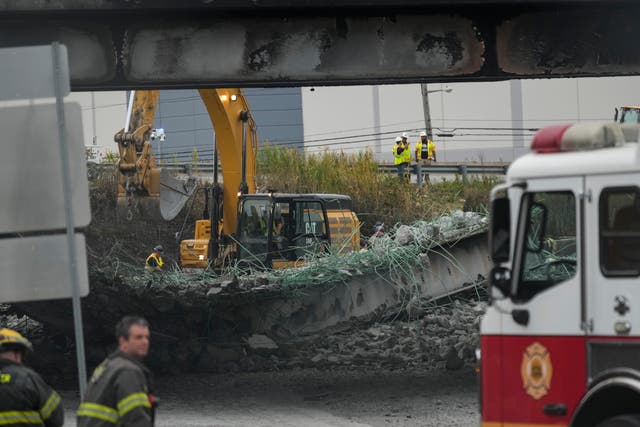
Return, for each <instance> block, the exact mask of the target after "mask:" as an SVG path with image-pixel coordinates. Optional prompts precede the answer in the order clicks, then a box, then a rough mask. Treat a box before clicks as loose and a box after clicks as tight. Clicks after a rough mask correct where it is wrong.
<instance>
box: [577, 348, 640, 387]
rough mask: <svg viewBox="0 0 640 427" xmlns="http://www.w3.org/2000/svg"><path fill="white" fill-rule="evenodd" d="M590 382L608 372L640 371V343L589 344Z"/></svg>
mask: <svg viewBox="0 0 640 427" xmlns="http://www.w3.org/2000/svg"><path fill="white" fill-rule="evenodd" d="M587 351H588V358H589V359H588V361H589V368H588V372H589V382H591V381H593V379H594V378H596V377H598V376H599V375H602V374H603V373H605V372H606V371H611V370H613V369H620V368H630V369H635V370H637V371H640V357H638V355H640V342H639V343H630V342H610V341H609V342H589V343H588V344H587Z"/></svg>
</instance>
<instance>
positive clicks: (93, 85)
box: [0, 0, 640, 90]
mask: <svg viewBox="0 0 640 427" xmlns="http://www.w3.org/2000/svg"><path fill="white" fill-rule="evenodd" d="M637 16H640V5H638V4H637V2H634V1H630V0H628V1H623V0H620V1H602V0H601V1H597V0H573V1H564V0H557V1H532V0H531V1H527V0H521V1H517V2H516V1H506V0H504V1H500V0H466V1H465V0H449V1H444V0H399V1H396V0H366V1H365V0H344V1H340V2H335V1H330V0H306V1H305V2H300V1H295V0H268V1H254V0H223V1H215V2H213V1H207V0H203V1H190V2H183V1H178V0H137V1H125V0H122V1H106V0H94V1H80V0H51V1H47V2H42V1H40V0H20V1H17V0H0V47H9V46H21V45H37V44H48V43H51V42H53V41H59V42H61V43H64V44H65V45H66V46H67V48H68V51H69V61H70V73H71V83H72V88H73V89H74V90H109V89H126V88H178V87H224V86H230V85H231V86H244V87H247V86H293V85H296V86H297V85H343V84H365V83H410V82H421V83H425V82H426V83H429V82H452V81H471V80H501V79H513V78H539V77H577V76H604V75H636V74H638V73H639V71H640V50H638V49H637V48H636V46H635V44H636V43H635V40H636V36H637V31H636V21H637V19H636V17H637ZM25 71H28V70H25Z"/></svg>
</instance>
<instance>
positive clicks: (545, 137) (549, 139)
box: [531, 125, 571, 153]
mask: <svg viewBox="0 0 640 427" xmlns="http://www.w3.org/2000/svg"><path fill="white" fill-rule="evenodd" d="M570 127H571V125H555V126H548V127H546V128H543V129H540V130H539V131H538V133H536V134H535V136H534V137H533V142H532V143H531V151H533V152H535V153H559V152H561V151H562V137H563V135H564V133H565V132H566V131H567V129H569V128H570Z"/></svg>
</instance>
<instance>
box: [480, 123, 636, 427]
mask: <svg viewBox="0 0 640 427" xmlns="http://www.w3.org/2000/svg"><path fill="white" fill-rule="evenodd" d="M639 129H640V127H639V126H638V125H628V124H620V123H588V124H578V125H573V126H571V125H567V126H552V127H549V128H544V129H542V130H540V131H539V132H538V133H537V134H536V135H535V137H534V139H533V142H532V146H531V149H532V153H530V154H528V155H525V156H523V157H521V158H519V159H517V160H515V161H514V162H513V163H512V165H511V166H510V167H509V170H508V173H507V176H506V181H505V183H504V184H501V185H499V186H497V187H496V188H494V189H493V190H492V192H491V225H490V232H489V246H490V254H491V258H492V262H493V267H492V270H491V272H490V275H489V281H490V295H491V301H490V304H489V307H488V309H487V312H486V314H485V316H484V317H483V320H482V322H481V327H480V328H481V329H480V331H481V338H480V348H479V350H478V354H477V356H478V358H479V359H480V376H479V378H480V381H481V384H480V393H481V395H480V400H481V405H480V406H481V413H482V415H481V424H482V427H497V426H514V427H515V426H520V427H525V426H527V427H528V426H580V427H621V426H635V427H638V426H640V144H639V143H638V140H639V138H638V136H639V135H638V133H639Z"/></svg>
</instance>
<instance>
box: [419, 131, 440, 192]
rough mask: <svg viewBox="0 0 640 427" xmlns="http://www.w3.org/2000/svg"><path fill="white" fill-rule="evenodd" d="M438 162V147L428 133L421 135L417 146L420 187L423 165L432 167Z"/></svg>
mask: <svg viewBox="0 0 640 427" xmlns="http://www.w3.org/2000/svg"><path fill="white" fill-rule="evenodd" d="M432 161H433V162H435V161H436V146H435V144H434V143H433V141H431V140H430V139H429V137H428V136H427V132H421V133H420V140H419V141H418V143H417V144H416V175H417V183H418V185H422V165H430V164H431V162H432Z"/></svg>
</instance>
